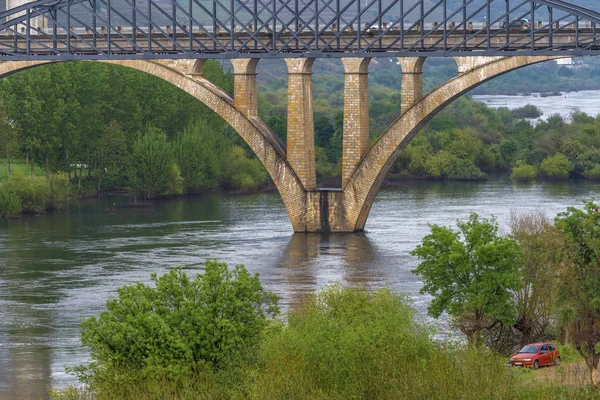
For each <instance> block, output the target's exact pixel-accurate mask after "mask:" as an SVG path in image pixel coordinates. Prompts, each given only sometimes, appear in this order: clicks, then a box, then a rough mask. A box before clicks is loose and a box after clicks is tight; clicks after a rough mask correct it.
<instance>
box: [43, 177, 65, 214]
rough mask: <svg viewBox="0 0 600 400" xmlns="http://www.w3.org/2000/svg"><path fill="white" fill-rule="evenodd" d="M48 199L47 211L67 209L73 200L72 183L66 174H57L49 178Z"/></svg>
mask: <svg viewBox="0 0 600 400" xmlns="http://www.w3.org/2000/svg"><path fill="white" fill-rule="evenodd" d="M47 179H48V189H49V192H50V196H49V198H48V201H47V204H46V209H48V210H53V209H56V208H65V207H66V206H68V204H69V201H70V200H71V183H70V182H69V177H68V176H67V174H66V173H64V172H57V173H55V174H51V175H49V176H48V178H47Z"/></svg>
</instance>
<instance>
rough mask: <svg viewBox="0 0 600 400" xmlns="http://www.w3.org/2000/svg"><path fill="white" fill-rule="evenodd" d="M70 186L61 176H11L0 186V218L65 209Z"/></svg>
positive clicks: (60, 174)
mask: <svg viewBox="0 0 600 400" xmlns="http://www.w3.org/2000/svg"><path fill="white" fill-rule="evenodd" d="M70 198H71V185H70V183H69V180H68V178H67V175H66V174H64V173H56V174H51V175H49V176H47V177H46V176H28V175H25V174H23V173H21V172H14V173H13V174H12V175H11V177H10V178H9V179H7V180H6V181H4V182H2V183H1V184H0V216H17V215H20V214H21V213H26V214H32V213H39V212H43V211H46V210H53V209H56V208H61V207H66V206H67V205H68V202H69V199H70Z"/></svg>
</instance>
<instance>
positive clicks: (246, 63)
mask: <svg viewBox="0 0 600 400" xmlns="http://www.w3.org/2000/svg"><path fill="white" fill-rule="evenodd" d="M231 63H232V64H233V74H234V75H233V104H234V105H235V107H236V108H237V109H238V110H240V111H241V112H242V113H243V114H245V115H246V116H248V117H258V106H257V103H256V64H258V58H236V59H232V60H231Z"/></svg>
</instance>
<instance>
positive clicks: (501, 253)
mask: <svg viewBox="0 0 600 400" xmlns="http://www.w3.org/2000/svg"><path fill="white" fill-rule="evenodd" d="M457 226H458V232H454V231H452V230H451V229H450V228H446V227H441V226H439V225H432V226H431V233H430V234H429V235H427V236H425V237H424V238H423V240H422V243H421V244H420V245H418V246H417V247H416V248H415V249H414V250H413V251H412V252H411V255H413V256H416V257H418V258H419V260H420V263H419V265H418V267H417V268H416V269H415V270H413V272H414V273H415V274H417V275H419V276H420V277H421V278H422V279H423V281H424V285H423V288H422V289H421V293H428V294H430V295H432V296H433V300H432V302H431V305H430V306H429V308H428V311H429V314H430V315H431V316H433V317H435V318H438V317H439V316H440V315H441V314H442V313H443V312H447V313H448V314H449V315H450V317H452V318H453V319H454V321H455V323H456V324H457V327H458V328H459V329H460V330H461V331H462V332H463V333H464V334H465V335H466V336H467V339H468V340H469V343H472V344H475V343H479V342H480V341H481V339H482V336H481V331H482V330H483V329H487V328H491V327H492V326H493V325H494V324H496V323H499V322H501V323H503V324H505V325H510V324H512V323H514V322H515V320H516V318H517V310H516V308H515V305H514V303H513V301H512V298H513V293H514V291H515V290H517V289H518V288H519V287H520V282H519V275H518V268H519V266H520V264H521V262H522V254H521V249H520V247H519V245H518V243H517V242H516V241H515V240H514V239H509V238H504V237H501V236H500V235H498V223H497V222H496V220H495V219H482V220H480V219H479V216H478V215H477V214H475V213H473V214H471V215H470V217H469V219H468V221H466V222H460V221H457Z"/></svg>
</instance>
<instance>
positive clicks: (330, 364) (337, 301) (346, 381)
mask: <svg viewBox="0 0 600 400" xmlns="http://www.w3.org/2000/svg"><path fill="white" fill-rule="evenodd" d="M434 333H435V330H434V329H433V328H432V327H431V326H429V325H428V324H426V323H425V322H423V321H422V320H420V318H419V317H418V315H417V314H416V312H415V310H414V308H413V307H412V306H411V303H410V301H409V300H407V298H406V297H404V296H401V295H397V294H395V293H393V292H391V291H389V290H379V291H376V292H367V291H365V290H360V289H347V288H341V287H339V286H333V287H330V288H327V289H325V290H323V291H321V292H319V293H318V294H317V295H315V296H313V297H312V298H310V299H309V300H308V301H306V302H305V303H303V304H302V305H301V306H300V307H298V308H297V309H294V310H292V311H290V312H289V313H288V315H287V320H286V321H285V322H274V323H273V324H272V325H271V326H270V327H269V328H268V329H267V332H266V334H265V339H264V341H263V343H262V345H261V347H260V348H258V349H257V351H256V354H254V355H253V356H252V357H251V358H249V361H245V362H243V363H242V364H239V363H232V364H231V365H230V366H229V367H225V368H221V369H211V368H207V369H205V370H204V371H201V372H197V373H196V374H195V375H193V376H188V375H186V376H180V377H178V378H174V377H173V376H170V377H169V378H164V377H162V376H156V375H154V376H139V375H132V374H129V373H128V372H127V371H112V372H111V373H112V376H113V377H114V379H113V380H112V381H111V382H107V381H106V380H104V381H102V384H101V385H100V386H93V384H92V387H90V388H87V389H74V388H69V389H67V390H64V391H58V392H54V393H53V395H52V396H53V398H54V399H55V400H79V399H80V400H84V399H85V400H87V399H90V398H94V399H96V400H116V399H132V400H138V399H144V400H146V399H150V400H152V399H182V400H187V399H256V400H258V399H260V400H269V399H273V400H275V399H283V400H294V399H303V400H304V399H309V400H310V399H315V400H317V399H340V400H341V399H408V400H410V399H415V400H416V399H424V400H425V399H427V400H429V399H444V400H445V399H451V400H452V399H457V400H459V399H460V400H462V399H499V400H500V399H515V400H520V399H528V400H529V399H549V398H552V399H590V400H597V399H600V395H599V392H597V391H594V390H592V389H589V388H586V387H571V386H563V385H560V384H558V383H556V382H555V381H547V382H546V381H540V380H533V379H531V376H533V373H532V372H530V371H528V370H523V369H518V368H509V367H507V366H506V364H505V363H504V362H503V360H502V358H500V357H499V356H498V355H496V354H495V353H493V352H491V351H489V350H487V349H485V348H477V347H465V346H464V345H461V344H457V343H450V342H442V341H439V340H436V339H435V336H434ZM561 368H562V367H561ZM540 371H542V370H540ZM538 372H539V371H536V373H538ZM90 382H93V380H90ZM78 396H79V397H78Z"/></svg>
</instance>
